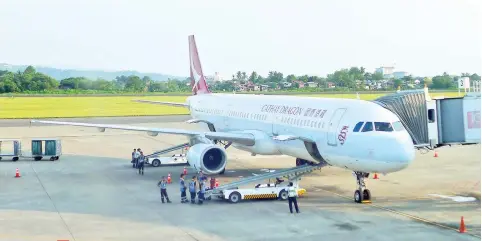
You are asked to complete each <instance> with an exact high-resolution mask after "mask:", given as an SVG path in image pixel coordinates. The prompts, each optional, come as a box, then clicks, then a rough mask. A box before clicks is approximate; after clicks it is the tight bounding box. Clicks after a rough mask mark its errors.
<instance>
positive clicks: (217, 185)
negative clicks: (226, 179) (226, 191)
mask: <svg viewBox="0 0 482 241" xmlns="http://www.w3.org/2000/svg"><path fill="white" fill-rule="evenodd" d="M214 186H215V187H219V182H218V180H217V179H216V184H214Z"/></svg>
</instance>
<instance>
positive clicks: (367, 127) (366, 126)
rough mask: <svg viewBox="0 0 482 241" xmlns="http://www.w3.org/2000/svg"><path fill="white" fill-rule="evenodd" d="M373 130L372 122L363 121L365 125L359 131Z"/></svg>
mask: <svg viewBox="0 0 482 241" xmlns="http://www.w3.org/2000/svg"><path fill="white" fill-rule="evenodd" d="M369 131H373V123H372V122H367V123H365V126H363V129H362V131H361V132H369Z"/></svg>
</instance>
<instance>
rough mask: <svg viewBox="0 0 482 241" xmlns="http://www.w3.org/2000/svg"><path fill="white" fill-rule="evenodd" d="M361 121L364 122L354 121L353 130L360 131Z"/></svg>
mask: <svg viewBox="0 0 482 241" xmlns="http://www.w3.org/2000/svg"><path fill="white" fill-rule="evenodd" d="M363 123H365V122H363V121H360V122H358V123H356V125H355V128H353V132H358V131H360V129H361V127H362V126H363Z"/></svg>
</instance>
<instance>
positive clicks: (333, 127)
mask: <svg viewBox="0 0 482 241" xmlns="http://www.w3.org/2000/svg"><path fill="white" fill-rule="evenodd" d="M345 111H346V108H340V109H336V110H335V112H334V113H333V116H332V117H331V120H330V123H329V124H328V131H327V135H328V136H327V144H328V145H330V146H336V145H337V143H338V142H337V138H336V137H337V131H338V126H339V125H340V121H341V118H342V117H343V115H344V114H345Z"/></svg>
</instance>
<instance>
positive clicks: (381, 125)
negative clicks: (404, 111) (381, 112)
mask: <svg viewBox="0 0 482 241" xmlns="http://www.w3.org/2000/svg"><path fill="white" fill-rule="evenodd" d="M375 131H385V132H391V131H393V128H392V124H390V123H388V122H375Z"/></svg>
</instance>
